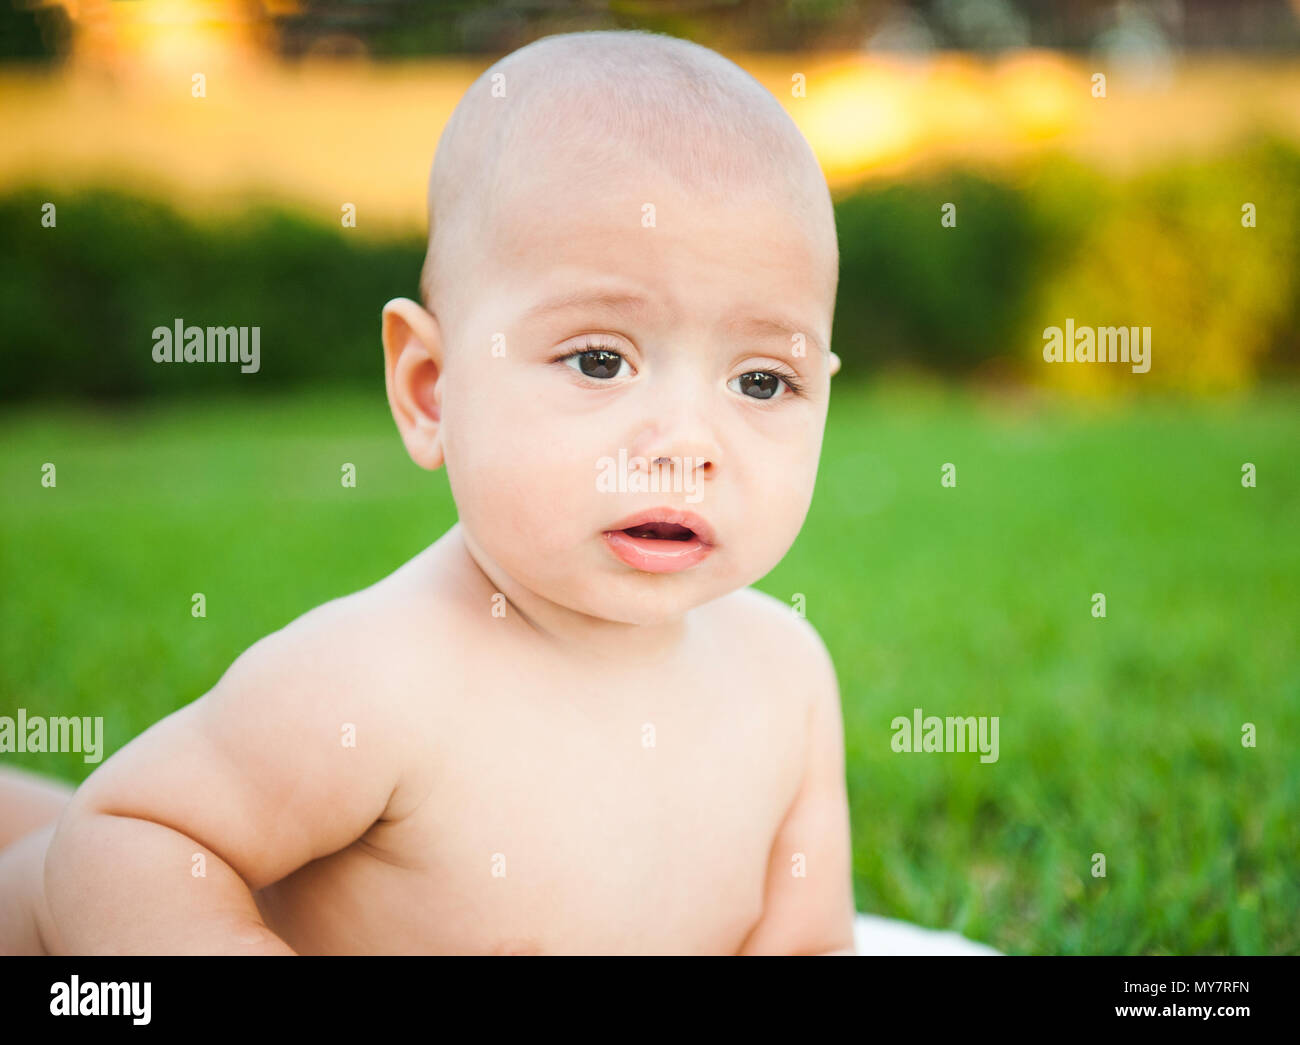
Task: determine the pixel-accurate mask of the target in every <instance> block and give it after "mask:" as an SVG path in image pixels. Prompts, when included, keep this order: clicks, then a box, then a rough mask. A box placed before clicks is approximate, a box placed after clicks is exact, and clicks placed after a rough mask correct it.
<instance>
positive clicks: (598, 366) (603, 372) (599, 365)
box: [563, 348, 627, 381]
mask: <svg viewBox="0 0 1300 1045" xmlns="http://www.w3.org/2000/svg"><path fill="white" fill-rule="evenodd" d="M563 361H564V362H565V363H566V364H568V365H569V366H571V367H573V369H574V370H576V371H578V373H580V374H582V376H583V377H591V378H595V379H597V380H599V381H604V380H608V379H610V378H614V377H618V376H619V374H620V373H622V370H623V366H624V365H625V364H626V363H627V360H625V359H624V358H623V357H622V356H621V355H619V354H618V353H617V352H613V351H611V350H610V349H608V348H587V349H583V350H582V351H581V352H574V353H573V354H572V355H569V356H565V357H564V360H563Z"/></svg>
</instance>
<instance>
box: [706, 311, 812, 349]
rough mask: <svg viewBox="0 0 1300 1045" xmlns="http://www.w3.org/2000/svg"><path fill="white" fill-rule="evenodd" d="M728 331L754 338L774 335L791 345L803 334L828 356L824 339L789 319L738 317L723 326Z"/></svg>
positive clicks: (805, 338)
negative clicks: (798, 335) (797, 336)
mask: <svg viewBox="0 0 1300 1045" xmlns="http://www.w3.org/2000/svg"><path fill="white" fill-rule="evenodd" d="M723 325H724V326H725V327H726V328H727V329H728V330H730V331H733V332H734V333H738V334H749V335H752V336H753V337H771V336H773V335H776V336H779V337H784V338H785V340H786V342H787V343H789V342H790V341H792V340H793V339H794V336H795V335H796V334H802V335H803V337H804V340H806V341H808V342H809V343H810V344H812V345H814V346H816V347H817V348H819V349H820V350H821V352H822V355H828V354H829V353H828V352H827V349H826V346H825V345H824V344H822V339H821V338H819V337H818V336H817V335H816V334H814V333H813V332H812V331H811V330H809V329H808V328H807V327H806V326H800V325H799V324H798V323H794V322H792V321H791V320H788V319H780V318H776V317H771V316H749V315H744V316H736V317H735V318H734V319H731V320H728V321H727V322H726V323H725V324H723Z"/></svg>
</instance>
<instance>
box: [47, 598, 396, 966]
mask: <svg viewBox="0 0 1300 1045" xmlns="http://www.w3.org/2000/svg"><path fill="white" fill-rule="evenodd" d="M322 610H326V608H325V607H322V609H321V610H317V611H314V613H312V614H308V615H307V616H306V617H304V618H302V619H300V620H299V621H296V622H295V623H294V624H292V625H290V626H289V627H288V628H286V629H284V630H283V631H280V632H276V633H275V634H273V635H270V636H268V637H267V638H265V639H263V640H262V641H261V642H258V643H257V644H256V645H254V646H253V647H252V648H251V649H249V650H248V651H247V652H246V653H244V655H243V656H241V657H240V658H239V659H238V660H236V661H235V663H234V664H233V665H232V666H231V668H230V670H229V671H227V672H226V674H225V675H224V676H223V677H222V678H221V680H220V681H219V682H218V683H217V685H216V686H215V687H214V688H213V689H212V690H211V691H210V692H209V693H208V694H206V695H205V696H203V697H202V698H200V699H199V700H196V701H195V702H194V703H192V704H189V705H187V706H186V707H184V708H181V709H180V710H179V711H177V712H175V713H174V714H172V715H169V716H168V717H167V718H165V719H163V720H162V721H161V722H159V723H157V724H156V725H155V726H153V727H152V728H151V729H149V730H148V731H147V732H145V733H143V734H142V735H141V736H139V737H137V738H136V739H135V740H133V741H132V742H131V743H130V744H128V745H127V746H126V747H124V748H123V749H122V750H121V751H119V752H117V753H116V754H115V755H113V757H112V758H110V759H109V760H108V761H107V762H105V763H104V765H103V766H101V767H100V768H99V769H98V770H97V771H96V772H95V773H94V774H92V775H91V776H90V777H89V778H88V779H87V780H86V782H85V783H84V784H83V785H82V786H81V788H80V789H79V790H78V791H77V793H76V795H75V796H74V797H73V798H72V800H71V801H70V803H69V806H68V808H67V810H66V811H65V812H64V815H63V817H62V818H61V820H60V822H59V826H58V829H57V831H56V832H55V835H54V837H53V839H52V840H51V843H50V847H49V851H48V854H47V856H46V861H45V889H46V894H47V901H48V904H49V910H50V913H51V916H52V918H53V920H54V924H55V927H56V931H57V938H58V947H59V950H60V952H61V953H70V954H101V953H110V954H178V953H180V954H293V953H294V952H293V951H292V950H291V949H290V947H289V946H288V945H287V944H285V942H284V941H283V940H281V939H280V938H279V937H278V936H276V935H275V934H274V933H273V932H271V930H270V929H268V928H267V927H266V925H265V924H264V922H263V920H262V918H261V915H260V913H259V911H258V909H257V906H256V904H255V903H254V901H253V893H254V892H255V891H257V890H258V889H261V888H263V887H264V886H266V885H268V884H270V883H272V882H275V881H278V880H279V879H281V878H283V877H285V876H286V875H288V874H289V873H290V872H292V871H294V870H295V869H297V868H299V867H301V866H303V865H304V864H306V863H308V862H309V861H311V860H313V859H316V858H317V857H321V856H325V855H327V854H329V853H332V852H335V851H337V850H339V849H341V848H343V847H344V846H346V845H348V844H349V843H351V842H352V841H354V840H355V839H356V838H358V837H360V836H361V835H362V834H363V833H364V832H365V831H366V829H367V828H368V827H369V826H370V825H371V824H372V823H373V822H374V821H375V820H376V819H377V818H379V817H380V816H381V814H383V812H384V810H385V808H386V807H387V805H388V802H389V799H390V796H391V795H392V793H393V791H394V789H395V786H396V783H397V780H396V776H397V771H396V769H395V768H394V764H395V763H396V762H397V759H395V758H393V754H394V752H393V749H392V745H391V743H390V740H391V738H390V737H386V736H385V732H386V731H385V730H384V729H383V728H381V727H380V726H379V724H378V723H377V722H376V721H375V720H374V719H373V718H366V720H365V721H362V719H363V717H365V716H370V715H372V709H373V708H374V707H375V706H376V705H377V704H378V703H379V702H377V701H374V700H373V698H372V697H371V694H370V692H368V688H367V686H366V680H365V679H364V678H361V677H359V670H360V669H359V668H357V667H353V666H349V665H348V664H347V663H345V661H347V660H351V661H353V662H356V661H359V660H364V659H365V658H364V657H351V658H347V657H340V656H339V655H338V654H339V649H340V648H343V649H349V648H350V649H352V650H354V651H355V650H356V648H357V646H359V645H362V644H363V643H362V641H361V640H360V639H359V638H358V637H357V636H355V635H350V636H348V638H347V639H346V640H345V639H342V638H341V637H340V636H338V635H337V634H336V635H334V636H331V635H330V634H329V631H330V630H334V631H335V632H337V630H338V629H337V628H334V629H327V628H323V627H322V626H321V625H320V623H319V621H320V619H321V618H319V617H317V615H318V614H321V613H322ZM313 618H315V620H313ZM326 619H330V616H329V615H328V612H327V616H326ZM342 642H346V643H347V645H345V646H342V647H341V646H340V644H341V643H342ZM370 681H371V682H372V683H373V680H370ZM345 722H350V723H355V724H356V726H357V729H358V735H359V739H358V742H357V744H356V746H355V747H344V746H343V744H342V741H341V728H342V725H343V723H345ZM196 854H202V856H203V862H204V864H205V865H206V866H205V867H204V868H203V870H204V872H205V876H199V875H198V874H197V865H198V861H196V860H195V856H196Z"/></svg>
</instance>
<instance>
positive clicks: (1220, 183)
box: [0, 139, 1300, 400]
mask: <svg viewBox="0 0 1300 1045" xmlns="http://www.w3.org/2000/svg"><path fill="white" fill-rule="evenodd" d="M1021 178H1022V180H1021V181H1020V182H1018V183H1017V182H1015V181H1013V180H1011V179H1009V178H1001V179H995V178H993V177H991V176H988V175H976V174H973V173H970V172H947V173H942V174H934V175H931V176H929V177H928V178H925V179H922V180H914V181H908V182H899V183H893V184H887V183H876V184H872V185H869V186H867V187H866V188H863V189H862V190H860V191H858V192H856V193H855V194H853V195H851V196H849V197H847V198H845V199H843V200H841V201H840V202H839V203H838V204H837V220H838V224H839V236H840V250H841V268H840V289H839V300H838V306H837V311H836V319H835V331H834V342H835V349H836V351H837V352H838V354H839V355H840V357H841V358H842V359H843V360H844V363H845V377H846V378H850V379H851V378H852V375H855V374H858V375H861V374H863V373H865V372H869V371H871V370H873V369H875V368H879V367H881V366H883V365H888V364H898V363H903V364H908V365H918V366H922V367H925V368H929V369H933V370H938V371H944V372H952V373H962V372H970V371H972V370H975V369H978V368H981V367H986V366H992V367H994V368H995V369H997V370H998V371H999V372H1006V371H1010V370H1018V371H1019V372H1020V373H1021V374H1022V375H1028V376H1030V377H1032V378H1033V379H1036V380H1041V381H1044V382H1047V383H1051V384H1062V385H1066V386H1070V387H1072V388H1074V389H1075V390H1076V391H1102V392H1112V391H1114V390H1116V389H1119V388H1126V389H1128V390H1133V389H1135V388H1137V387H1138V386H1139V383H1138V382H1135V381H1134V380H1133V379H1132V375H1131V373H1130V371H1129V369H1128V368H1127V367H1125V366H1123V365H1120V364H1114V365H1099V364H1073V365H1071V364H1065V365H1053V366H1047V365H1045V364H1043V363H1042V354H1041V353H1042V344H1043V341H1042V331H1043V330H1044V328H1046V327H1048V326H1060V325H1063V324H1064V322H1065V320H1066V318H1067V317H1069V318H1073V319H1074V320H1075V322H1076V324H1077V325H1078V326H1111V325H1116V326H1120V325H1127V326H1150V327H1151V328H1152V367H1151V372H1150V373H1149V374H1146V375H1143V376H1142V380H1141V382H1140V385H1141V387H1143V388H1147V387H1154V386H1165V387H1174V388H1180V389H1186V390H1193V391H1216V390H1225V389H1231V388H1236V387H1240V386H1244V385H1248V384H1250V383H1251V382H1252V381H1253V380H1255V379H1256V378H1257V377H1258V376H1259V375H1260V374H1261V373H1262V372H1265V371H1267V370H1279V371H1280V370H1294V369H1296V368H1297V366H1298V365H1300V346H1298V344H1297V340H1298V338H1300V335H1298V334H1297V331H1300V239H1298V238H1297V236H1296V234H1295V229H1296V228H1297V225H1298V223H1300V222H1298V219H1300V152H1298V151H1297V150H1296V148H1295V146H1293V145H1289V144H1282V143H1279V142H1276V141H1270V140H1266V139H1261V140H1259V141H1256V142H1254V143H1252V144H1250V145H1248V146H1244V147H1243V148H1241V149H1240V150H1238V151H1236V152H1234V153H1232V154H1231V155H1228V156H1223V157H1218V158H1214V159H1208V160H1195V161H1183V162H1180V163H1178V164H1175V165H1171V166H1167V167H1165V168H1162V169H1160V170H1157V171H1153V172H1149V173H1145V174H1142V175H1140V176H1137V177H1134V178H1132V179H1128V180H1116V179H1113V178H1107V177H1106V176H1105V175H1102V174H1099V173H1097V172H1095V171H1093V170H1090V169H1087V168H1084V167H1082V166H1079V165H1077V164H1073V163H1071V162H1069V161H1067V160H1064V159H1048V160H1046V161H1044V162H1042V163H1040V164H1038V165H1037V166H1035V167H1034V168H1033V169H1032V171H1030V172H1029V173H1028V174H1022V176H1021ZM48 198H49V197H48V196H47V195H43V194H42V193H41V192H40V191H38V190H26V191H21V192H17V193H14V194H11V195H9V196H6V197H2V198H0V225H3V227H5V228H6V229H8V230H9V237H8V246H9V249H8V250H6V251H5V252H3V254H2V255H0V309H3V313H4V315H5V317H6V325H5V330H4V334H3V350H2V351H3V359H4V364H5V373H6V375H7V380H6V381H5V382H4V385H3V391H2V392H0V396H3V398H6V399H10V400H13V399H22V398H30V397H46V398H49V397H57V398H62V397H78V396H84V397H95V398H125V397H130V396H138V395H146V394H151V393H158V392H162V391H167V392H176V391H180V390H184V389H193V390H196V391H208V390H211V389H213V388H214V387H219V386H223V385H226V384H227V383H228V382H232V381H240V382H241V383H242V382H243V381H245V380H247V378H246V377H245V376H244V375H240V373H239V369H238V367H235V366H202V367H193V366H181V365H176V366H166V365H159V364H156V363H154V362H153V359H152V354H151V353H152V346H153V341H152V333H151V332H152V331H153V329H154V328H155V327H157V326H170V325H171V324H172V323H173V322H174V320H175V319H178V318H179V319H183V320H184V321H185V322H186V323H187V324H190V325H199V326H208V325H213V326H227V325H234V326H250V327H251V326H258V327H261V353H262V366H261V371H260V373H259V374H258V376H257V378H256V380H257V381H258V382H259V384H264V385H266V386H268V387H269V386H276V385H287V384H297V383H304V382H310V381H317V380H327V381H328V380H335V381H337V380H345V381H346V380H357V381H367V382H369V381H373V380H375V379H376V377H377V375H378V374H379V372H380V350H379V313H380V309H381V308H382V306H383V304H384V302H385V301H387V300H388V299H389V298H391V297H394V296H397V295H403V294H405V295H414V294H415V293H416V286H417V281H418V277H419V272H420V265H421V261H422V255H423V242H422V239H421V238H419V237H415V236H413V237H409V238H404V239H401V240H388V241H385V240H379V239H374V238H366V237H363V236H360V235H357V234H355V233H352V234H350V233H348V232H346V231H344V230H342V229H335V228H331V227H329V226H327V225H324V224H320V223H318V222H316V221H315V220H308V219H306V218H303V217H301V216H298V215H297V214H295V213H293V212H289V211H285V210H281V209H275V208H271V207H261V208H258V209H253V210H249V211H247V212H244V213H242V214H241V215H239V216H238V217H237V218H223V219H216V218H208V219H206V220H204V221H202V222H196V221H194V220H191V219H189V218H183V217H181V216H180V215H179V214H178V213H176V212H174V211H172V210H170V209H169V208H167V207H166V206H164V205H162V204H160V203H156V202H152V201H147V200H143V199H138V198H134V197H131V196H126V195H121V194H119V193H115V192H109V191H97V192H89V193H86V194H83V195H81V196H76V197H64V196H63V195H62V194H60V197H59V198H60V201H61V202H59V205H58V225H57V228H55V229H47V228H43V227H42V226H41V222H40V215H41V204H42V203H43V202H44V201H45V200H46V199H48ZM1247 202H1250V203H1253V204H1255V206H1256V212H1257V213H1256V227H1255V228H1244V227H1243V226H1242V224H1241V214H1242V210H1241V208H1242V205H1243V204H1244V203H1247ZM945 203H953V204H954V205H955V206H956V216H957V224H956V227H953V228H945V227H943V225H942V224H941V221H940V218H941V213H942V208H943V205H944V204H945Z"/></svg>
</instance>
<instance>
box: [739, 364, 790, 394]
mask: <svg viewBox="0 0 1300 1045" xmlns="http://www.w3.org/2000/svg"><path fill="white" fill-rule="evenodd" d="M746 373H750V374H771V375H772V376H774V377H779V378H780V379H781V380H782V381H784V382H785V383H786V384H787V385H788V386H789V388H790V394H791V395H797V396H801V395H803V394H804V386H803V382H802V381H800V380H799V378H798V377H796V376H795V374H794V373H793V371H788V370H777V369H775V368H768V369H767V370H748V371H746Z"/></svg>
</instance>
